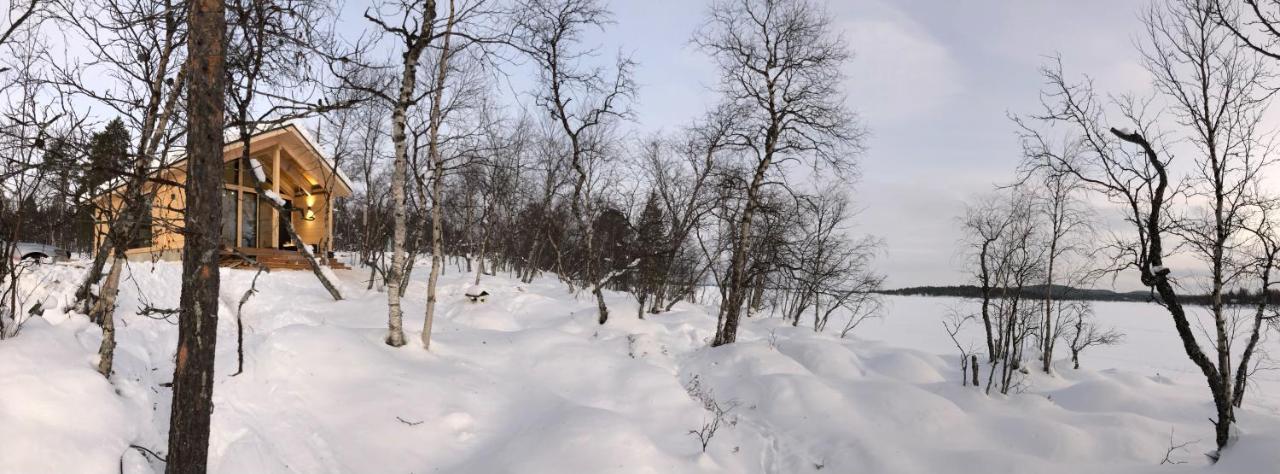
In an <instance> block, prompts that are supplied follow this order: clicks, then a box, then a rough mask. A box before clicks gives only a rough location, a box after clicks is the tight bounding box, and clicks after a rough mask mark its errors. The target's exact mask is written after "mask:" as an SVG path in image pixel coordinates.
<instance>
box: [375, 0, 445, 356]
mask: <svg viewBox="0 0 1280 474" xmlns="http://www.w3.org/2000/svg"><path fill="white" fill-rule="evenodd" d="M435 18H436V2H435V1H434V0H427V2H426V7H425V8H424V10H423V18H422V25H423V29H424V31H423V34H422V35H421V36H418V37H416V38H415V39H414V41H413V42H412V43H410V44H409V48H408V50H407V51H405V53H404V63H403V65H404V68H403V70H402V71H401V74H400V93H399V95H398V96H397V98H396V103H395V107H394V108H393V109H392V111H391V142H392V143H393V144H394V145H395V165H394V167H393V170H392V173H391V211H392V216H393V217H394V222H393V224H394V227H393V231H392V234H391V235H392V239H391V240H392V252H391V268H390V270H389V271H388V272H387V339H386V342H387V345H389V346H392V347H400V346H403V345H404V343H405V341H404V322H403V321H404V312H403V311H402V310H401V309H400V296H401V293H403V288H404V282H403V280H402V279H403V278H404V267H405V250H404V244H405V234H406V232H407V228H408V227H407V223H406V222H405V221H406V219H405V194H404V193H405V186H406V185H407V184H408V166H409V163H408V155H409V145H408V143H407V142H408V137H407V136H406V133H405V129H406V125H405V121H406V120H407V117H406V116H407V114H408V110H409V107H410V106H412V105H413V103H414V98H413V95H414V90H415V89H416V88H417V86H418V59H419V58H421V57H422V52H423V50H425V49H426V48H427V43H428V42H430V38H431V27H430V26H429V25H430V24H431V22H433V21H435Z"/></svg>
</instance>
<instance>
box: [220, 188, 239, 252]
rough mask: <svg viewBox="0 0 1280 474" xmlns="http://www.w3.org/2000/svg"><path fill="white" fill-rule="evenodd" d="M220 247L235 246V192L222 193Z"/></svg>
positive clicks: (227, 190) (224, 191)
mask: <svg viewBox="0 0 1280 474" xmlns="http://www.w3.org/2000/svg"><path fill="white" fill-rule="evenodd" d="M222 245H225V246H227V247H235V246H236V192H235V191H232V190H230V189H226V190H223V191H222Z"/></svg>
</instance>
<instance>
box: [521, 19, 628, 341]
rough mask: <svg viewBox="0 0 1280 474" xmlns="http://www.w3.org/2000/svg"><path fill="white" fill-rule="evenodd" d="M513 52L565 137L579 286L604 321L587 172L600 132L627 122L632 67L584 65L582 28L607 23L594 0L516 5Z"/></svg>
mask: <svg viewBox="0 0 1280 474" xmlns="http://www.w3.org/2000/svg"><path fill="white" fill-rule="evenodd" d="M515 8H516V12H517V13H516V14H515V16H514V21H515V23H516V27H515V29H514V31H515V33H514V34H515V40H514V43H515V44H516V47H517V48H518V49H520V50H521V51H522V52H523V53H524V54H526V55H527V56H528V57H529V59H530V60H531V61H532V62H533V63H534V64H535V67H537V69H538V79H539V83H540V84H539V85H540V87H541V90H540V91H538V92H537V93H536V94H535V96H536V97H537V103H538V105H539V106H540V107H542V108H543V109H545V110H546V111H547V113H548V114H550V116H551V118H552V119H553V121H554V122H556V124H557V125H558V126H559V129H560V131H561V132H562V133H563V134H564V137H565V139H567V140H568V146H569V150H568V151H569V167H570V168H571V169H572V170H573V172H574V175H575V178H574V180H573V197H572V198H571V199H570V201H569V209H570V212H571V213H572V215H573V219H574V222H575V224H576V226H577V229H578V232H579V234H580V235H579V239H580V240H581V241H582V242H583V243H584V249H585V253H586V255H585V259H584V262H585V265H584V268H583V271H582V275H583V279H582V283H583V285H582V286H590V287H591V293H592V294H593V295H595V298H596V309H597V312H598V314H599V318H598V321H599V323H600V324H604V323H605V322H606V321H608V320H609V308H608V307H607V306H606V305H605V302H604V294H603V292H602V291H601V288H602V287H603V286H604V285H605V284H606V283H608V281H607V278H606V277H607V276H609V275H606V274H604V273H603V272H602V269H601V268H599V265H596V264H595V256H596V253H597V251H598V250H599V249H597V248H595V246H594V245H593V238H592V235H591V232H592V222H594V220H595V217H596V212H597V211H598V209H597V208H596V206H595V205H594V203H593V201H592V197H591V196H590V194H589V191H590V190H589V189H588V179H589V169H590V168H591V166H592V165H593V163H594V162H597V161H599V160H600V159H601V153H602V152H603V150H601V149H600V148H599V146H600V143H599V142H598V141H593V140H592V138H599V137H600V136H601V129H602V128H605V127H607V126H608V125H609V123H610V121H612V120H615V119H619V118H626V117H628V116H629V114H630V112H629V110H628V109H627V108H626V102H627V101H628V100H629V99H631V98H633V97H634V95H635V89H636V85H635V82H633V80H632V78H631V76H632V70H633V69H634V67H635V64H634V63H633V62H632V61H631V60H630V59H629V58H625V57H618V58H617V61H616V62H615V63H614V66H613V68H611V71H606V70H605V69H604V68H592V67H588V66H585V65H584V64H583V63H584V60H585V59H586V58H588V57H589V56H591V55H592V53H593V52H592V51H591V50H581V49H580V43H581V42H582V37H583V34H584V33H585V32H586V30H587V29H588V28H600V27H603V26H604V25H605V24H607V23H608V22H609V21H610V19H609V16H610V14H609V11H608V10H607V9H606V8H605V7H604V6H603V5H602V4H601V3H600V2H599V1H598V0H523V1H521V2H519V3H518V4H517V5H516V7H515Z"/></svg>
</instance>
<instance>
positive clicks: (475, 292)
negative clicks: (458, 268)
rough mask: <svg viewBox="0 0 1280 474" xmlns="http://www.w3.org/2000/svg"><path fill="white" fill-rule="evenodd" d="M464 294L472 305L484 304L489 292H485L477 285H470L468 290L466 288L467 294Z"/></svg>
mask: <svg viewBox="0 0 1280 474" xmlns="http://www.w3.org/2000/svg"><path fill="white" fill-rule="evenodd" d="M464 294H465V295H466V297H467V299H468V300H470V301H471V302H472V303H484V302H485V300H486V299H488V297H489V292H488V291H485V289H484V288H482V287H480V286H479V285H472V286H471V287H470V288H467V292H466V293H464Z"/></svg>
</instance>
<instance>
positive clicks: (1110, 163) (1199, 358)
mask: <svg viewBox="0 0 1280 474" xmlns="http://www.w3.org/2000/svg"><path fill="white" fill-rule="evenodd" d="M1215 16H1216V15H1215V10H1214V9H1213V8H1212V2H1211V0H1179V1H1176V2H1172V3H1171V4H1169V5H1156V6H1153V7H1152V8H1151V10H1150V11H1149V12H1148V13H1147V14H1146V15H1145V16H1144V22H1145V24H1146V36H1147V38H1146V40H1145V42H1144V45H1143V46H1142V54H1143V58H1144V63H1145V65H1146V67H1147V70H1148V71H1149V72H1150V74H1151V76H1152V78H1153V81H1154V84H1155V86H1156V89H1157V91H1158V92H1159V93H1160V95H1161V97H1163V98H1165V99H1166V100H1168V101H1169V102H1170V104H1171V110H1172V115H1173V116H1174V120H1172V121H1171V122H1172V123H1171V124H1170V125H1169V129H1170V130H1172V131H1176V132H1177V133H1178V134H1179V135H1178V136H1181V137H1185V139H1186V140H1187V142H1188V143H1190V145H1191V148H1192V152H1193V155H1194V156H1195V157H1196V158H1195V160H1193V162H1192V163H1190V165H1191V166H1190V167H1189V169H1190V170H1191V172H1190V173H1189V174H1188V176H1187V177H1186V181H1185V184H1182V185H1180V186H1178V187H1176V188H1175V187H1174V186H1175V184H1174V183H1175V182H1176V181H1175V178H1174V177H1171V176H1170V174H1171V171H1170V163H1171V162H1172V154H1170V153H1168V152H1167V151H1166V147H1164V146H1163V145H1162V141H1161V140H1162V139H1165V138H1167V137H1168V136H1169V135H1168V133H1169V131H1170V130H1166V131H1165V133H1159V132H1157V130H1156V127H1157V125H1158V123H1157V122H1155V121H1153V120H1151V119H1150V118H1149V117H1148V116H1147V115H1146V114H1145V112H1144V109H1143V107H1144V105H1145V104H1144V103H1140V102H1136V101H1132V100H1125V99H1123V98H1122V99H1121V100H1120V104H1119V105H1120V112H1121V114H1122V116H1121V118H1120V119H1119V121H1120V122H1121V123H1123V124H1125V125H1127V126H1128V127H1109V128H1108V127H1105V126H1104V125H1103V124H1104V123H1105V122H1106V121H1107V120H1108V117H1107V116H1106V114H1105V110H1104V106H1103V104H1101V103H1100V102H1099V101H1098V100H1097V99H1096V97H1095V96H1094V93H1093V91H1092V88H1091V86H1090V85H1089V84H1088V83H1085V84H1072V83H1069V82H1067V81H1066V80H1065V79H1064V78H1063V75H1062V73H1061V69H1060V67H1059V68H1049V69H1046V77H1047V78H1048V83H1049V86H1048V87H1049V90H1048V91H1047V92H1046V93H1045V94H1046V112H1045V114H1044V115H1043V116H1042V117H1040V118H1041V119H1042V120H1044V121H1045V122H1048V123H1061V124H1066V125H1068V126H1070V127H1071V129H1072V131H1073V133H1075V134H1076V136H1077V137H1078V140H1080V142H1081V143H1083V144H1084V146H1086V147H1087V149H1088V153H1087V154H1086V157H1085V158H1084V162H1083V163H1080V164H1075V163H1070V162H1068V161H1067V160H1061V159H1058V158H1056V157H1055V156H1054V155H1053V154H1051V153H1045V158H1046V160H1047V161H1048V162H1049V163H1051V164H1052V165H1053V166H1054V167H1056V168H1057V169H1058V170H1059V171H1065V172H1069V173H1072V174H1075V175H1076V176H1077V177H1079V178H1080V179H1081V180H1082V181H1084V182H1085V183H1087V184H1088V185H1089V186H1090V187H1092V188H1094V189H1096V190H1098V191H1100V192H1102V193H1104V194H1105V195H1107V196H1108V197H1110V198H1111V199H1113V200H1115V201H1118V202H1121V203H1123V204H1124V206H1125V210H1126V220H1127V221H1128V222H1129V223H1130V225H1132V226H1133V229H1134V230H1135V231H1136V233H1137V237H1136V238H1135V239H1133V240H1127V241H1124V242H1121V243H1119V244H1118V245H1117V246H1116V250H1117V253H1116V258H1117V261H1118V262H1120V263H1121V264H1122V265H1123V267H1124V268H1128V269H1132V270H1135V271H1137V272H1138V274H1139V277H1140V281H1141V282H1142V283H1143V285H1145V286H1147V287H1150V288H1152V290H1153V291H1154V292H1155V293H1156V294H1157V295H1158V297H1159V299H1158V302H1159V303H1160V304H1161V305H1163V306H1164V308H1165V309H1166V310H1168V312H1169V314H1170V316H1171V317H1172V318H1173V322H1174V327H1175V329H1176V330H1177V333H1178V336H1179V339H1180V340H1181V343H1182V347H1183V349H1184V352H1186V354H1187V357H1188V358H1189V359H1191V361H1192V363H1194V364H1195V365H1196V367H1197V368H1199V369H1200V371H1201V373H1202V374H1203V375H1204V377H1205V382H1206V384H1207V385H1208V387H1209V389H1210V393H1211V395H1212V397H1213V403H1214V407H1215V411H1216V419H1215V420H1213V423H1214V427H1215V441H1216V444H1217V447H1218V450H1217V452H1216V453H1214V454H1213V457H1214V458H1215V459H1217V458H1218V457H1220V456H1222V453H1223V450H1224V449H1225V448H1226V447H1227V446H1228V444H1229V442H1230V439H1231V424H1232V423H1234V422H1235V421H1236V415H1237V412H1236V411H1235V410H1234V405H1233V403H1232V401H1233V400H1234V398H1235V394H1234V390H1235V387H1234V384H1233V383H1232V381H1233V378H1234V374H1235V371H1234V370H1233V364H1234V363H1235V362H1236V358H1235V357H1234V356H1233V352H1232V350H1233V347H1236V346H1235V344H1233V339H1234V338H1233V335H1232V333H1231V331H1230V328H1229V319H1230V318H1231V315H1230V314H1229V313H1230V311H1229V308H1228V307H1227V304H1226V302H1225V300H1224V297H1223V296H1224V293H1225V292H1226V291H1227V290H1228V289H1230V287H1232V286H1234V285H1238V284H1239V283H1240V278H1241V276H1242V274H1241V273H1240V272H1235V271H1232V269H1233V268H1238V264H1237V262H1238V261H1239V259H1240V258H1242V255H1241V247H1240V246H1239V242H1240V241H1241V239H1244V238H1247V234H1246V232H1245V229H1244V227H1243V223H1244V222H1245V218H1246V217H1247V215H1248V214H1249V212H1250V211H1249V209H1250V208H1251V204H1252V203H1253V202H1254V201H1255V198H1254V196H1253V193H1252V189H1253V183H1255V182H1256V181H1257V180H1258V179H1259V177H1260V174H1261V172H1262V170H1263V169H1265V168H1266V167H1267V166H1268V165H1269V164H1270V162H1271V161H1272V159H1271V158H1270V157H1269V156H1268V150H1267V149H1266V147H1265V146H1264V144H1265V140H1264V139H1263V137H1264V135H1263V134H1262V132H1261V131H1260V127H1259V121H1260V120H1261V117H1262V116H1263V111H1264V110H1265V108H1266V106H1267V102H1268V101H1267V98H1269V97H1270V95H1271V94H1270V93H1269V92H1268V91H1267V90H1266V89H1265V88H1264V87H1263V81H1264V80H1265V79H1266V78H1268V77H1270V73H1269V71H1268V70H1267V69H1266V68H1265V67H1263V66H1262V65H1261V64H1259V63H1258V61H1256V60H1255V59H1254V58H1253V57H1251V56H1250V54H1251V53H1250V51H1249V50H1247V49H1245V48H1241V47H1238V45H1237V44H1236V39H1237V38H1236V36H1235V35H1234V34H1233V33H1232V32H1231V31H1230V30H1229V29H1228V28H1225V27H1223V26H1222V25H1221V24H1220V23H1219V22H1218V21H1216V18H1215ZM1129 127H1132V128H1129ZM1121 144H1123V145H1125V146H1121ZM1129 147H1135V148H1136V149H1137V151H1136V152H1134V151H1132V150H1131V148H1129ZM1175 192H1177V193H1178V196H1179V197H1180V199H1178V200H1174V199H1173V198H1174V195H1173V194H1174V193H1175ZM1180 201H1183V202H1187V203H1189V204H1188V205H1187V206H1186V208H1185V209H1180V208H1177V207H1175V205H1176V204H1177V203H1178V202H1180ZM1180 247H1181V248H1185V249H1187V250H1186V252H1187V254H1188V255H1190V256H1193V257H1195V258H1196V259H1197V260H1198V261H1199V262H1201V263H1202V264H1203V265H1204V266H1205V267H1206V268H1205V270H1206V272H1205V273H1206V274H1207V275H1208V277H1207V281H1206V282H1205V284H1206V285H1205V286H1206V287H1207V290H1208V293H1209V295H1208V296H1209V302H1208V306H1207V308H1206V309H1205V313H1207V314H1201V313H1199V308H1197V307H1194V306H1187V305H1186V304H1185V302H1186V297H1185V295H1183V294H1181V290H1179V289H1178V287H1177V285H1175V281H1174V279H1173V277H1172V271H1171V270H1170V269H1169V268H1168V267H1166V266H1165V258H1166V257H1167V256H1169V255H1171V254H1173V253H1174V252H1176V251H1177V250H1178V249H1179V248H1180ZM1197 317H1204V318H1206V319H1208V321H1209V322H1210V323H1211V327H1210V331H1209V339H1210V348H1211V350H1212V353H1211V354H1210V353H1206V352H1205V350H1204V348H1203V347H1202V346H1201V343H1200V341H1199V340H1198V338H1197V336H1196V333H1195V331H1194V330H1193V328H1192V322H1193V321H1194V320H1195V319H1196V318H1197ZM1245 350H1248V351H1252V350H1253V349H1252V348H1249V347H1246V348H1245ZM1245 356H1246V354H1241V358H1243V357H1245Z"/></svg>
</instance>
